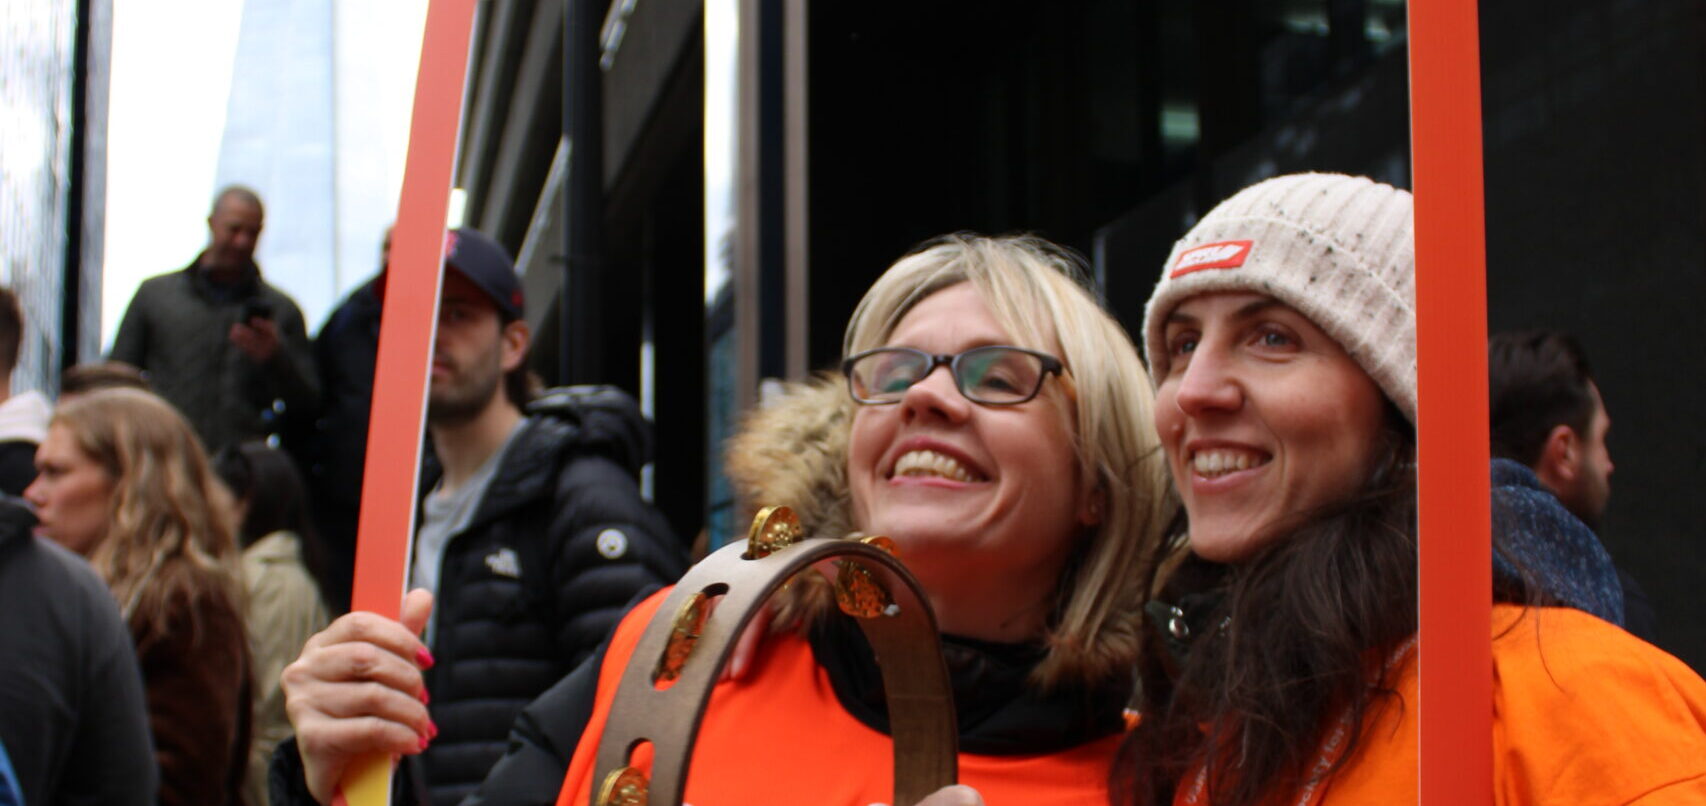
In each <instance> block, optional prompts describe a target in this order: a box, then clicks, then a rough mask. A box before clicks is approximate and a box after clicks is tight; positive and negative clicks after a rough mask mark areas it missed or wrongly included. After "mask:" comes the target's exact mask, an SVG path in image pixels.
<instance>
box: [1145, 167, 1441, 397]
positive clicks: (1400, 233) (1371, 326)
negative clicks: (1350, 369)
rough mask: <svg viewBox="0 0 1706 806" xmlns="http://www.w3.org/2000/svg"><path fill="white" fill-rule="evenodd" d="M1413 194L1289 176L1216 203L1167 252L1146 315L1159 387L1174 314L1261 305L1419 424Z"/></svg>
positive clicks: (1355, 180) (1343, 179) (1334, 178)
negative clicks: (1212, 303) (1315, 335)
mask: <svg viewBox="0 0 1706 806" xmlns="http://www.w3.org/2000/svg"><path fill="white" fill-rule="evenodd" d="M1411 209H1412V204H1411V198H1410V194H1409V193H1407V192H1405V191H1403V190H1399V189H1397V188H1395V187H1392V186H1390V185H1383V184H1381V183H1379V182H1375V181H1373V180H1371V179H1366V178H1363V177H1359V176H1344V175H1341V174H1294V175H1291V176H1280V177H1275V178H1273V179H1269V180H1266V181H1263V182H1259V183H1257V184H1254V185H1251V186H1250V187H1247V188H1245V189H1243V190H1241V191H1239V192H1238V193H1237V195H1234V196H1233V197H1232V198H1230V199H1227V200H1226V201H1223V202H1221V203H1220V204H1219V205H1217V206H1216V207H1215V208H1214V209H1213V210H1210V211H1209V213H1208V215H1206V216H1203V219H1202V220H1201V221H1199V222H1197V225H1196V226H1195V227H1192V228H1191V231H1190V232H1188V233H1186V234H1185V237H1183V238H1180V239H1179V241H1178V243H1175V244H1174V245H1173V253H1172V254H1171V255H1170V256H1168V258H1167V263H1166V265H1165V267H1164V268H1163V269H1162V272H1161V282H1160V283H1159V284H1158V285H1156V287H1155V293H1154V295H1152V296H1151V297H1150V298H1149V305H1148V306H1147V307H1146V308H1145V309H1144V312H1143V332H1144V348H1145V350H1146V351H1147V352H1148V354H1149V366H1150V375H1151V376H1152V377H1153V378H1154V379H1155V382H1156V383H1160V381H1161V379H1162V378H1164V377H1166V376H1167V364H1168V356H1167V349H1166V346H1165V342H1164V341H1163V331H1164V330H1165V329H1166V328H1165V326H1166V320H1167V315H1168V314H1169V313H1172V311H1173V308H1175V307H1177V306H1178V304H1179V303H1180V302H1183V301H1184V300H1186V299H1188V298H1190V297H1193V296H1196V295H1198V294H1205V293H1210V292H1215V291H1247V292H1254V293H1257V294H1266V295H1267V296H1270V297H1273V298H1274V299H1277V300H1279V301H1280V302H1283V303H1285V304H1286V305H1289V306H1291V307H1292V308H1294V309H1296V310H1297V312H1298V313H1301V314H1303V315H1304V316H1307V317H1309V320H1310V321H1311V322H1314V323H1315V324H1316V326H1318V327H1320V328H1321V329H1322V330H1324V331H1326V332H1327V335H1329V336H1332V337H1333V339H1334V340H1335V341H1337V342H1338V343H1339V346H1341V347H1343V348H1344V350H1345V352H1346V353H1348V354H1349V355H1350V357H1351V358H1352V359H1353V360H1355V361H1356V362H1357V363H1358V364H1359V365H1361V366H1362V368H1363V371H1365V372H1367V373H1368V374H1369V377H1371V378H1373V379H1374V381H1375V383H1378V384H1380V388H1381V389H1382V390H1383V391H1384V392H1385V393H1386V396H1387V397H1388V398H1390V399H1391V400H1392V402H1393V403H1395V404H1397V406H1398V408H1399V410H1401V411H1402V412H1403V413H1404V416H1405V417H1408V418H1409V420H1410V422H1411V423H1414V422H1415V421H1416V308H1415V301H1416V246H1415V236H1414V234H1413V230H1414V227H1413V218H1412V216H1411Z"/></svg>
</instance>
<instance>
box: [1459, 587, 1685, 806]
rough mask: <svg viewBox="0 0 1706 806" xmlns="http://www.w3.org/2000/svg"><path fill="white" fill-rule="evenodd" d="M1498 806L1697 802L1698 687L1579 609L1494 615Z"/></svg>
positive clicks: (1665, 659) (1660, 656) (1510, 609)
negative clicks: (1499, 805)
mask: <svg viewBox="0 0 1706 806" xmlns="http://www.w3.org/2000/svg"><path fill="white" fill-rule="evenodd" d="M1493 622H1494V625H1495V638H1494V641H1493V667H1494V688H1493V691H1494V695H1493V699H1494V702H1493V707H1494V721H1493V749H1494V770H1495V775H1494V777H1495V781H1496V783H1495V787H1496V789H1497V792H1496V796H1497V801H1498V803H1499V804H1501V805H1502V806H1523V805H1524V804H1531V803H1534V804H1538V803H1568V804H1577V805H1579V806H1594V805H1595V804H1633V803H1640V804H1644V806H1657V805H1658V804H1672V803H1675V804H1683V803H1687V804H1699V803H1706V681H1702V680H1701V679H1700V676H1699V675H1696V674H1695V673H1694V672H1693V671H1692V670H1690V669H1689V668H1688V667H1687V666H1686V665H1684V664H1683V663H1682V662H1681V661H1679V660H1677V659H1676V658H1673V657H1671V656H1670V655H1668V654H1665V653H1664V652H1663V651H1661V650H1659V649H1657V648H1656V647H1653V646H1652V645H1650V644H1647V643H1645V642H1643V641H1641V640H1640V639H1638V638H1635V637H1634V636H1632V635H1630V634H1629V633H1627V632H1624V631H1623V630H1622V629H1620V628H1618V627H1616V626H1613V625H1611V624H1609V623H1607V622H1605V621H1601V620H1600V619H1598V618H1596V617H1594V616H1590V615H1588V614H1586V613H1583V612H1581V611H1578V610H1570V609H1565V608H1551V607H1545V608H1541V607H1536V608H1521V607H1517V606H1509V605H1501V606H1498V607H1497V608H1495V610H1494V615H1493Z"/></svg>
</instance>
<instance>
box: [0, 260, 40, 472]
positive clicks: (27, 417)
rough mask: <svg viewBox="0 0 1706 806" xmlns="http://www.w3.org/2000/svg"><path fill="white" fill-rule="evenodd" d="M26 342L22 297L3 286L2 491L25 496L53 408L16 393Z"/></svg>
mask: <svg viewBox="0 0 1706 806" xmlns="http://www.w3.org/2000/svg"><path fill="white" fill-rule="evenodd" d="M23 341H24V312H23V310H22V309H21V308H20V307H19V306H18V295H17V294H14V293H12V290H11V289H9V288H4V287H0V492H4V493H6V494H7V495H23V494H24V488H25V487H28V486H30V482H32V481H35V480H36V464H35V463H36V446H37V445H40V444H41V441H42V440H43V439H46V438H47V421H48V419H49V418H51V417H52V416H53V406H52V404H50V403H48V402H47V398H45V397H42V395H41V393H40V392H36V391H28V392H22V393H19V394H12V370H14V369H16V368H17V366H18V350H19V347H20V346H21V345H22V344H23Z"/></svg>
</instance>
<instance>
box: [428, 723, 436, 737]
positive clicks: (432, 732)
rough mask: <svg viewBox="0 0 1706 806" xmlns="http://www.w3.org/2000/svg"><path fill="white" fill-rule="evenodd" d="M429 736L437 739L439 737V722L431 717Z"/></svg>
mask: <svg viewBox="0 0 1706 806" xmlns="http://www.w3.org/2000/svg"><path fill="white" fill-rule="evenodd" d="M427 738H428V739H437V738H438V723H436V722H434V721H432V720H430V719H429V720H427Z"/></svg>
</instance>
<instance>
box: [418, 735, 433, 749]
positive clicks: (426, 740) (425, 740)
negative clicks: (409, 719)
mask: <svg viewBox="0 0 1706 806" xmlns="http://www.w3.org/2000/svg"><path fill="white" fill-rule="evenodd" d="M431 743H432V739H429V738H427V737H425V736H422V737H421V752H422V753H425V752H426V749H427V745H429V744H431Z"/></svg>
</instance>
